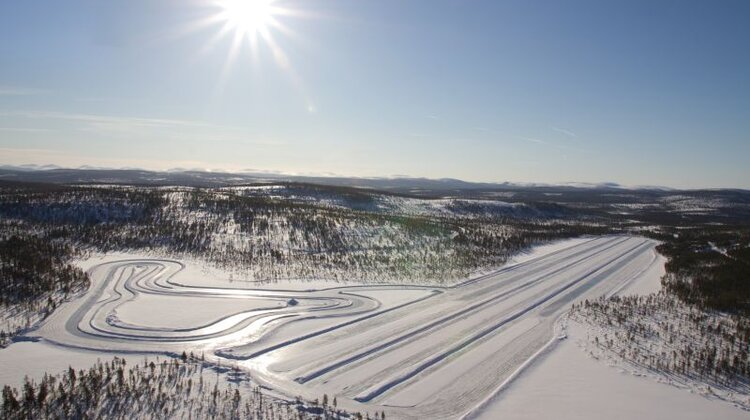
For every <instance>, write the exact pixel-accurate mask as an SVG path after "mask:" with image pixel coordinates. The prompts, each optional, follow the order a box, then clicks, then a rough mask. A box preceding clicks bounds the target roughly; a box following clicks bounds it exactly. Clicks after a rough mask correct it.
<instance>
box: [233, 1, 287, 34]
mask: <svg viewBox="0 0 750 420" xmlns="http://www.w3.org/2000/svg"><path fill="white" fill-rule="evenodd" d="M274 2H275V0H222V1H221V8H222V18H223V19H224V20H225V22H226V24H227V25H228V26H229V27H231V29H233V30H234V31H237V32H240V33H241V34H242V35H249V36H255V35H257V34H258V33H263V32H265V31H266V30H267V29H268V25H270V24H272V23H273V20H274V19H273V15H274V12H275V10H274V6H273V3H274Z"/></svg>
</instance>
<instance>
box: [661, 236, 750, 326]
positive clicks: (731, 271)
mask: <svg viewBox="0 0 750 420" xmlns="http://www.w3.org/2000/svg"><path fill="white" fill-rule="evenodd" d="M658 251H659V252H660V253H662V254H663V255H665V256H666V257H667V258H668V262H667V264H666V270H667V275H666V276H665V277H664V279H663V280H662V283H663V285H664V287H665V288H666V290H667V291H668V292H670V293H673V294H674V295H676V296H677V297H679V298H680V299H682V300H683V301H685V302H687V303H691V304H695V305H698V306H699V307H701V308H706V309H713V310H719V311H724V312H728V313H736V314H741V315H744V316H750V228H748V227H745V226H731V227H726V226H724V227H712V226H707V227H697V228H691V229H682V230H680V231H679V232H678V233H677V234H676V235H673V236H672V237H670V238H668V239H667V240H666V241H665V242H664V243H663V244H662V245H660V246H659V248H658Z"/></svg>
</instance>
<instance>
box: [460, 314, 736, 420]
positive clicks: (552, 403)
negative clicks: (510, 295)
mask: <svg viewBox="0 0 750 420" xmlns="http://www.w3.org/2000/svg"><path fill="white" fill-rule="evenodd" d="M581 334H583V336H584V339H585V334H586V333H585V331H582V330H578V329H575V328H569V329H568V339H565V340H561V341H559V343H558V344H557V345H556V346H555V348H554V350H552V351H550V352H549V354H547V355H546V356H544V357H543V358H541V360H539V361H538V362H536V363H534V364H533V365H532V366H531V367H530V368H529V369H528V370H527V371H526V372H524V373H523V374H522V375H520V377H519V378H518V379H516V380H515V381H514V382H513V383H512V385H511V386H509V387H508V388H507V389H506V390H505V391H503V392H502V393H500V394H499V395H497V396H496V397H495V399H493V400H492V401H491V402H490V403H489V404H488V405H487V406H485V407H483V409H482V410H480V411H478V412H477V413H475V414H476V415H475V416H472V417H470V418H478V419H483V420H484V419H486V420H492V419H514V420H526V419H528V420H532V419H551V418H554V419H557V420H567V419H570V420H578V419H609V420H620V419H622V420H629V419H639V420H664V419H680V420H704V419H723V420H734V419H738V420H739V419H748V418H750V413H749V412H747V411H743V410H740V409H738V408H735V407H733V406H731V405H729V404H726V403H725V402H723V401H716V400H710V399H707V398H704V397H703V396H701V395H697V394H693V393H690V392H687V391H685V390H683V389H679V388H675V387H672V386H669V385H665V384H661V383H658V382H656V381H653V380H652V379H650V378H647V377H641V376H635V375H632V374H630V373H627V372H623V371H622V370H620V369H618V368H616V367H612V366H608V365H607V364H606V363H603V362H602V361H599V360H595V359H593V358H591V357H589V356H588V355H587V354H586V353H585V352H583V351H582V350H581V348H579V347H578V345H577V344H576V342H575V340H576V338H577V337H580V335H581Z"/></svg>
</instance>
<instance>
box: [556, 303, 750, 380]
mask: <svg viewBox="0 0 750 420" xmlns="http://www.w3.org/2000/svg"><path fill="white" fill-rule="evenodd" d="M571 313H572V315H573V318H574V319H577V320H580V321H583V322H586V323H589V324H593V325H594V326H596V327H597V328H595V329H591V330H589V334H590V341H592V342H593V343H594V345H595V346H597V347H598V348H600V349H602V350H606V351H607V352H608V353H609V354H611V355H614V356H615V357H619V358H621V359H623V360H625V361H627V362H629V363H631V364H633V365H636V366H640V367H643V368H646V369H647V370H652V371H657V372H659V373H662V374H666V375H668V376H672V377H674V378H677V379H682V380H687V381H696V382H700V383H706V384H711V385H713V386H714V387H717V388H723V389H727V390H729V391H730V392H739V393H740V394H744V395H747V394H748V393H750V348H749V346H748V343H750V319H749V318H747V317H744V316H740V315H727V314H724V313H720V312H715V311H714V312H707V311H705V310H704V309H703V308H700V307H698V306H696V305H691V304H685V303H684V302H681V301H680V300H679V299H677V298H675V297H674V296H672V295H670V294H668V293H667V292H664V291H662V292H660V293H658V294H651V295H648V296H628V297H618V296H614V297H611V298H609V299H605V298H600V299H598V300H593V301H589V300H586V301H585V302H583V303H581V304H578V305H575V306H574V307H573V308H572V309H571Z"/></svg>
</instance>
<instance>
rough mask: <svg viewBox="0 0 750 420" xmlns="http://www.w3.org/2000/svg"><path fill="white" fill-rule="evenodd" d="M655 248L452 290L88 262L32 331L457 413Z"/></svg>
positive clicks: (501, 273)
mask: <svg viewBox="0 0 750 420" xmlns="http://www.w3.org/2000/svg"><path fill="white" fill-rule="evenodd" d="M655 246H656V243H655V242H654V241H651V240H648V239H643V238H634V237H626V236H608V237H600V238H594V239H591V240H588V241H585V242H582V243H578V244H576V245H574V246H571V247H568V248H565V249H562V250H559V251H556V252H553V253H550V254H547V255H544V256H542V257H538V258H535V259H532V260H529V261H527V262H524V263H521V264H517V265H514V266H510V267H506V268H503V269H501V270H498V271H497V272H494V273H492V274H489V275H486V276H483V277H480V278H477V279H474V280H471V281H467V282H465V283H462V284H460V285H458V286H455V287H452V288H437V287H419V286H361V287H343V288H335V289H325V290H316V291H306V292H292V291H280V290H248V289H240V288H231V287H196V286H190V285H187V284H185V283H182V282H180V281H179V280H178V279H179V276H180V273H181V271H182V270H183V268H184V266H183V265H182V264H181V263H180V262H178V261H170V260H150V259H143V260H122V261H116V262H110V263H105V264H101V265H98V266H96V267H94V268H92V269H91V270H90V275H91V277H92V280H93V286H92V288H91V289H90V290H89V292H88V293H87V294H86V295H85V296H84V297H83V298H81V299H79V300H77V301H75V302H71V303H69V304H66V305H64V306H62V307H61V308H60V309H58V311H56V312H55V313H54V314H53V315H52V316H50V317H49V318H48V319H47V321H45V323H44V324H43V325H42V326H41V327H40V328H39V329H38V330H37V331H36V332H35V334H36V335H38V336H40V337H42V338H44V339H46V340H48V341H50V342H54V343H57V344H60V345H65V346H73V347H79V348H86V349H94V350H104V351H117V352H161V353H164V352H171V353H177V352H181V351H183V350H188V351H195V352H203V353H204V354H206V355H207V356H208V357H209V358H213V359H216V360H221V359H231V360H232V361H233V363H236V364H238V365H240V366H243V367H245V368H246V369H248V370H249V371H250V372H251V373H252V374H253V375H254V377H255V379H256V380H258V381H259V382H262V383H264V384H266V385H268V386H270V387H272V388H273V389H275V390H278V391H279V392H282V393H285V394H287V395H290V396H291V395H301V396H305V397H309V398H316V397H319V396H320V395H321V394H323V393H327V394H329V395H335V396H337V397H338V400H339V402H340V406H343V407H346V408H352V409H355V410H363V411H371V410H377V411H381V410H384V411H386V412H387V413H389V414H390V415H389V417H391V418H393V417H396V418H455V417H458V416H461V415H462V414H464V413H466V412H468V411H469V410H471V408H472V407H474V406H475V405H476V404H478V403H479V402H481V401H482V400H483V399H485V398H486V397H487V396H488V395H489V394H490V393H491V392H493V390H494V389H495V388H496V387H497V385H498V384H499V383H502V382H503V381H505V380H506V379H507V378H509V377H510V376H511V375H512V374H513V372H514V371H515V370H517V369H518V368H519V367H520V366H522V365H523V364H524V363H525V362H527V361H528V360H529V358H531V357H532V356H533V355H534V354H535V353H537V352H538V351H539V349H541V348H542V347H544V345H545V344H546V343H548V342H549V340H550V339H552V337H553V326H554V322H555V320H556V319H557V318H558V317H559V315H560V314H561V313H563V312H564V311H566V310H567V309H568V308H569V306H570V304H572V303H573V302H575V301H578V300H582V299H584V298H592V297H597V296H601V295H604V294H609V293H615V292H616V291H617V290H619V289H620V288H622V286H623V285H625V284H627V283H628V282H630V281H633V280H634V279H636V278H637V277H638V276H639V275H641V274H642V273H643V272H644V268H645V267H648V266H649V265H650V264H653V263H654V261H655V259H654V255H655V250H654V247H655Z"/></svg>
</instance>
